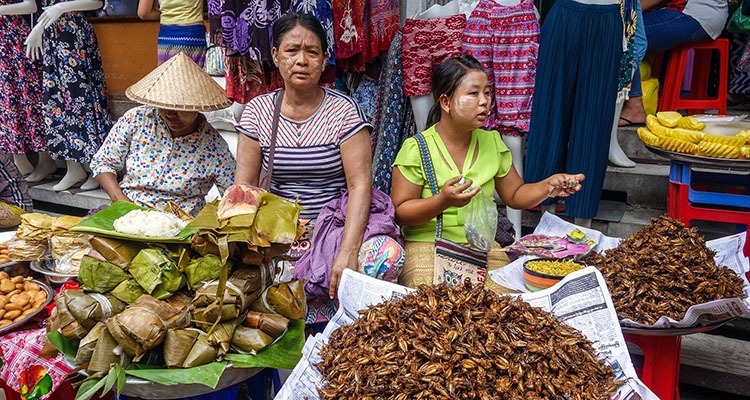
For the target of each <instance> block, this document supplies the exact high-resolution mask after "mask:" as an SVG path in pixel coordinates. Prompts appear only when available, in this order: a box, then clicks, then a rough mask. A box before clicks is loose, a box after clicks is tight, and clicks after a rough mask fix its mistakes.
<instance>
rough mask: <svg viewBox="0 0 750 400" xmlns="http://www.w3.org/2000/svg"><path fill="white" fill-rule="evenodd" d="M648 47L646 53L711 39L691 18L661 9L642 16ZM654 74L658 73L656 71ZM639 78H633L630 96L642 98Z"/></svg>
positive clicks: (637, 76) (638, 76)
mask: <svg viewBox="0 0 750 400" xmlns="http://www.w3.org/2000/svg"><path fill="white" fill-rule="evenodd" d="M643 23H644V27H645V29H646V40H647V42H648V46H647V48H646V53H647V54H651V53H659V52H662V51H667V50H670V49H673V48H675V47H678V46H681V45H683V44H685V43H692V42H700V41H702V40H709V39H711V37H710V36H708V34H707V33H706V31H704V30H703V28H702V27H701V25H700V24H699V23H698V21H696V20H695V19H694V18H693V17H691V16H689V15H685V14H683V13H681V12H679V11H674V10H668V9H661V10H656V11H652V12H647V13H645V14H643ZM655 73H658V71H656V72H655ZM642 95H643V90H642V89H641V76H640V75H638V74H636V76H635V77H633V85H632V86H631V88H630V96H642Z"/></svg>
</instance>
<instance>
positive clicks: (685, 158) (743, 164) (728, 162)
mask: <svg viewBox="0 0 750 400" xmlns="http://www.w3.org/2000/svg"><path fill="white" fill-rule="evenodd" d="M644 146H646V148H647V149H648V150H649V151H651V152H652V153H654V154H656V155H657V156H661V157H664V158H667V159H670V160H673V161H679V162H684V163H689V164H693V165H697V166H703V167H713V168H725V169H726V168H731V169H740V170H746V171H748V170H750V160H738V159H734V158H714V157H704V156H696V155H693V154H683V153H675V152H671V151H667V150H664V149H660V148H658V147H653V146H649V145H647V144H645V143H644Z"/></svg>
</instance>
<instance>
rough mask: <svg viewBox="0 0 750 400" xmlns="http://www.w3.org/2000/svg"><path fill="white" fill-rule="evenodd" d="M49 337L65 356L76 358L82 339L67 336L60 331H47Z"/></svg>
mask: <svg viewBox="0 0 750 400" xmlns="http://www.w3.org/2000/svg"><path fill="white" fill-rule="evenodd" d="M47 339H48V340H49V342H50V343H52V345H53V346H55V348H56V349H57V351H59V352H60V353H63V354H64V355H65V357H68V358H69V359H71V360H72V359H74V358H76V353H77V352H78V344H79V343H80V340H76V339H70V338H66V337H65V336H63V335H62V333H60V331H52V332H47Z"/></svg>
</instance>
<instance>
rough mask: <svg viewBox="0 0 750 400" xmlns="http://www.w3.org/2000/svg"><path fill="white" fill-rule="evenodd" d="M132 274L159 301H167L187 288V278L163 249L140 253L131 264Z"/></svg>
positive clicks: (145, 250) (144, 250)
mask: <svg viewBox="0 0 750 400" xmlns="http://www.w3.org/2000/svg"><path fill="white" fill-rule="evenodd" d="M130 273H131V274H132V275H133V278H135V280H136V282H138V284H139V285H140V286H141V287H142V288H143V289H144V290H146V293H148V294H150V295H152V296H154V297H156V298H157V299H166V298H167V297H169V296H171V295H172V294H174V293H175V292H176V291H178V290H180V288H182V287H183V286H185V276H184V275H182V273H181V272H180V270H179V269H178V268H177V264H175V262H174V261H173V260H172V259H171V258H170V257H168V256H167V254H166V253H165V252H164V250H162V249H143V250H141V251H140V252H138V255H137V256H135V258H134V259H133V261H132V262H131V263H130ZM118 283H119V282H118Z"/></svg>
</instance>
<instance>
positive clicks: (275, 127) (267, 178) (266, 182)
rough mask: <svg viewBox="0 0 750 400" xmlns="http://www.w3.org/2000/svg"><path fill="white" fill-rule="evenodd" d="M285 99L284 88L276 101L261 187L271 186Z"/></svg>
mask: <svg viewBox="0 0 750 400" xmlns="http://www.w3.org/2000/svg"><path fill="white" fill-rule="evenodd" d="M282 101H284V89H280V90H279V92H278V93H277V94H276V103H275V104H274V107H273V122H272V123H271V146H270V148H269V149H268V167H267V168H266V173H265V175H264V176H263V177H262V178H261V180H260V187H261V188H263V189H266V190H269V189H270V187H271V176H272V175H273V158H274V155H275V154H276V136H278V133H279V118H280V117H281V103H282Z"/></svg>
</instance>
